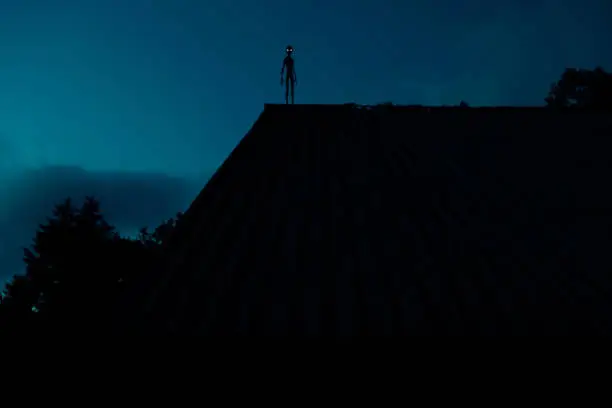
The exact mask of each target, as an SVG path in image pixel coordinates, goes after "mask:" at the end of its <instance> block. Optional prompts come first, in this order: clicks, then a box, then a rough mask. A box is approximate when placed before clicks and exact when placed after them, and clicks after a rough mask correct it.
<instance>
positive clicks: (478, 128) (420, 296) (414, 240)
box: [145, 105, 612, 335]
mask: <svg viewBox="0 0 612 408" xmlns="http://www.w3.org/2000/svg"><path fill="white" fill-rule="evenodd" d="M611 146H612V115H609V114H602V113H599V114H597V113H588V112H579V111H575V112H558V111H552V110H548V109H545V108H428V107H420V106H415V107H393V106H381V107H359V106H355V105H266V106H265V109H264V111H263V113H262V114H261V116H260V117H259V119H258V120H257V122H256V123H255V124H254V126H253V128H252V129H251V131H250V132H249V133H248V134H247V135H246V136H245V137H244V139H243V140H242V141H241V143H240V144H239V145H238V146H237V147H236V149H235V150H234V151H233V152H232V153H231V154H230V156H229V157H228V158H227V160H226V161H225V162H224V164H223V165H222V166H221V167H220V168H219V170H218V171H217V173H216V174H215V175H214V176H213V178H212V179H211V180H210V182H209V183H208V184H207V185H206V187H205V188H204V189H203V191H202V192H201V193H200V195H199V196H198V197H197V198H196V199H195V201H194V202H193V204H192V205H191V207H190V208H189V210H188V211H187V212H186V214H185V217H184V219H183V221H182V222H181V223H180V225H179V226H178V228H177V231H176V236H175V237H174V238H175V239H174V240H172V241H171V242H170V244H169V246H168V248H167V249H168V265H166V266H165V267H164V268H163V271H162V273H161V274H160V275H159V277H158V279H156V280H155V282H153V285H152V289H151V291H150V293H149V296H148V297H147V302H146V306H145V308H146V313H147V316H148V319H149V321H150V322H151V323H153V325H154V327H155V328H156V329H159V330H162V331H166V330H169V331H174V332H179V333H201V334H227V333H233V334H297V335H301V334H312V335H317V334H331V335H355V334H495V333H516V334H525V333H551V334H558V333H561V334H562V333H593V332H600V331H603V332H611V331H612V313H610V312H612V308H611V305H612V303H611V300H612V297H611V295H612V268H611V264H612V263H611V262H610V260H609V257H610V255H609V254H610V253H612V251H610V244H611V239H610V227H611V226H612V222H611V221H612V212H611V208H612V195H611V193H610V176H611V172H612V166H611V164H612V163H611V160H610V152H611V149H610V148H611Z"/></svg>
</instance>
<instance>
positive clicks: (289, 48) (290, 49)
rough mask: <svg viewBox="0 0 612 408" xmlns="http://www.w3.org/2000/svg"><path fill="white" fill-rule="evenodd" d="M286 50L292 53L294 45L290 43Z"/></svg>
mask: <svg viewBox="0 0 612 408" xmlns="http://www.w3.org/2000/svg"><path fill="white" fill-rule="evenodd" d="M285 51H287V54H289V55H291V54H292V53H293V47H292V46H290V45H288V46H287V49H286V50H285Z"/></svg>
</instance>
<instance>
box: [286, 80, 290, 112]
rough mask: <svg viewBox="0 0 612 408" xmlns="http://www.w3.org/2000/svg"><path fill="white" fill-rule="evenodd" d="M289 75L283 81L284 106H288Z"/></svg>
mask: <svg viewBox="0 0 612 408" xmlns="http://www.w3.org/2000/svg"><path fill="white" fill-rule="evenodd" d="M289 82H290V81H289V75H287V79H285V104H286V105H287V104H289Z"/></svg>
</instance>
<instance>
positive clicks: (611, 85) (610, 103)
mask: <svg viewBox="0 0 612 408" xmlns="http://www.w3.org/2000/svg"><path fill="white" fill-rule="evenodd" d="M545 101H546V104H547V105H548V106H551V107H562V108H565V107H578V108H586V109H612V74H610V73H607V72H605V71H604V70H603V69H602V68H600V67H597V68H595V69H594V70H587V69H575V68H568V69H566V70H565V72H563V75H562V76H561V79H560V80H559V81H558V82H556V83H553V84H552V85H551V87H550V91H549V93H548V96H547V97H546V98H545Z"/></svg>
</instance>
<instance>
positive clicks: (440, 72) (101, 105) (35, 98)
mask: <svg viewBox="0 0 612 408" xmlns="http://www.w3.org/2000/svg"><path fill="white" fill-rule="evenodd" d="M610 19H612V3H610V2H609V1H606V0H585V1H581V2H576V1H571V2H570V1H565V0H555V1H552V0H550V1H549V0H546V1H539V0H524V1H523V0H521V1H498V2H490V1H474V0H464V1H461V2H457V1H450V0H437V1H436V0H427V1H426V0H423V1H409V0H393V1H391V0H377V1H369V0H362V1H357V2H355V1H351V2H348V1H343V0H338V1H334V2H328V1H319V0H311V1H295V2H289V1H278V0H268V1H266V0H258V1H247V0H224V1H220V2H219V1H215V2H210V1H206V0H163V1H162V0H157V1H155V0H148V1H145V0H53V1H49V0H19V1H16V0H13V1H6V0H0V55H1V56H2V61H1V63H0V137H1V138H2V139H3V142H2V146H3V147H2V148H3V149H5V150H6V149H10V156H11V159H10V160H12V161H13V162H14V163H13V165H15V166H16V165H18V164H23V165H33V166H37V165H55V164H69V165H77V166H83V167H85V168H87V169H88V170H101V169H112V170H117V169H120V170H125V171H160V172H165V173H171V174H174V175H192V174H200V173H203V172H209V171H211V170H214V169H215V168H216V167H217V166H218V165H219V163H220V162H221V161H222V160H223V159H224V158H225V157H226V156H227V154H228V153H229V151H230V150H231V149H232V148H233V147H234V146H235V145H236V143H237V142H238V141H239V140H240V138H241V137H242V136H243V134H244V133H245V132H246V131H247V130H248V128H249V127H250V125H251V124H252V123H253V121H254V120H255V119H256V118H257V115H258V114H259V113H260V111H261V110H262V107H263V104H264V103H265V102H280V101H282V98H283V93H282V89H281V88H280V86H279V79H278V78H279V71H280V65H281V61H282V57H283V49H284V46H285V45H286V44H287V43H291V44H293V45H294V47H295V49H296V54H295V58H296V64H297V65H296V69H297V73H298V77H299V80H300V83H299V85H298V89H297V94H296V97H297V99H296V102H298V103H343V102H349V101H354V102H357V103H377V102H383V101H388V100H391V101H394V102H397V103H423V104H442V103H446V104H454V103H458V102H459V101H460V100H461V99H464V100H467V101H468V102H470V103H471V104H473V105H491V104H515V105H516V104H520V105H525V104H526V105H534V104H540V103H542V98H543V97H544V96H545V94H546V92H547V90H548V86H549V83H550V82H552V81H553V80H555V79H557V78H558V76H559V75H560V73H561V72H562V70H563V68H564V67H565V66H585V67H593V66H595V65H602V66H604V68H608V67H610V65H611V64H610V59H612V57H611V56H610V55H611V54H610V52H609V40H610V39H611V38H612V25H610V24H609V21H610ZM6 155H7V154H5V156H6Z"/></svg>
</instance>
